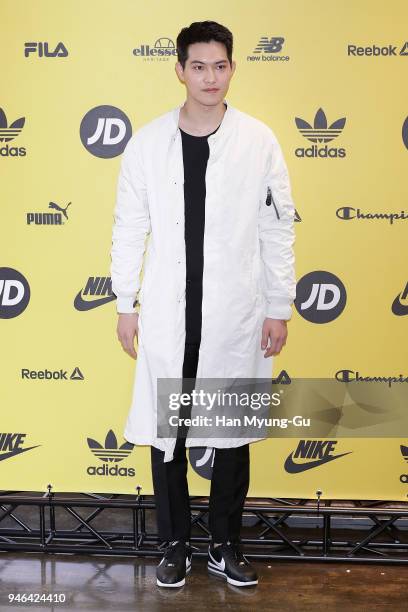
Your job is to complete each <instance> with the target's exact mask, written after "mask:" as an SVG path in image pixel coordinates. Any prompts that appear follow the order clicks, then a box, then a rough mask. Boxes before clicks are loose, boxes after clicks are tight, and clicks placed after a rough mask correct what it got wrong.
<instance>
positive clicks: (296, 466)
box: [284, 440, 352, 474]
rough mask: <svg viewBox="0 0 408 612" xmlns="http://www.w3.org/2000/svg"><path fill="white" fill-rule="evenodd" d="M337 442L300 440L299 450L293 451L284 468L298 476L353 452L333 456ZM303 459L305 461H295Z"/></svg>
mask: <svg viewBox="0 0 408 612" xmlns="http://www.w3.org/2000/svg"><path fill="white" fill-rule="evenodd" d="M336 444H337V440H300V441H299V444H298V446H297V449H296V450H295V451H293V452H292V453H291V454H290V455H289V456H288V457H287V458H286V461H285V465H284V468H285V470H286V472H289V474H298V473H299V472H305V471H306V470H311V469H313V468H316V467H319V465H324V464H325V463H329V462H330V461H334V460H335V459H340V457H345V456H346V455H349V454H350V453H351V452H352V451H349V452H347V453H342V454H341V455H333V453H334V450H335V448H334V447H335V445H336ZM294 459H303V460H304V461H303V462H302V461H300V462H298V461H294Z"/></svg>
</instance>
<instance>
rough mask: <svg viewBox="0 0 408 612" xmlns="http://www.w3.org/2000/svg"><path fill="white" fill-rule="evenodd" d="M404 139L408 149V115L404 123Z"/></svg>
mask: <svg viewBox="0 0 408 612" xmlns="http://www.w3.org/2000/svg"><path fill="white" fill-rule="evenodd" d="M402 140H403V142H404V145H405V146H406V147H407V149H408V117H407V118H406V119H405V121H404V125H403V126H402Z"/></svg>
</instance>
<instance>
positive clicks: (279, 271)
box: [258, 131, 296, 321]
mask: <svg viewBox="0 0 408 612" xmlns="http://www.w3.org/2000/svg"><path fill="white" fill-rule="evenodd" d="M267 150H268V155H267V158H266V167H265V173H264V183H263V190H262V198H261V201H260V204H259V223H258V228H259V240H260V252H261V260H262V277H263V286H264V293H265V298H266V302H267V305H266V316H267V317H270V318H272V319H282V320H286V321H288V320H289V319H290V318H291V316H292V304H293V301H294V299H295V297H296V279H295V257H294V250H293V244H294V241H295V230H294V219H295V207H294V204H293V201H292V195H291V187H290V180H289V175H288V169H287V166H286V163H285V160H284V157H283V154H282V150H281V147H280V145H279V143H278V141H277V139H276V137H275V135H274V134H273V132H272V131H270V135H269V146H268V148H267Z"/></svg>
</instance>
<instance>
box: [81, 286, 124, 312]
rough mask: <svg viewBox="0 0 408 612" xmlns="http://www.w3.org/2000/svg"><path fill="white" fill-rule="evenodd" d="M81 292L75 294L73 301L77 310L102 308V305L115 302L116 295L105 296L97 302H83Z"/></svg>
mask: <svg viewBox="0 0 408 612" xmlns="http://www.w3.org/2000/svg"><path fill="white" fill-rule="evenodd" d="M81 291H82V290H81ZM81 291H80V292H79V293H78V294H77V296H76V297H75V300H74V306H75V308H76V309H77V310H92V308H96V307H97V306H102V305H103V304H107V303H108V302H112V301H113V300H116V295H107V296H106V297H103V298H100V299H98V300H84V299H83V298H82V295H81Z"/></svg>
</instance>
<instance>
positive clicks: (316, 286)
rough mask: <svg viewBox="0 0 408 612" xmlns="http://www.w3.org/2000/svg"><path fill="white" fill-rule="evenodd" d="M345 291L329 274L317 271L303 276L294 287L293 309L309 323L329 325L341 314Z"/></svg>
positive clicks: (340, 283) (345, 295)
mask: <svg viewBox="0 0 408 612" xmlns="http://www.w3.org/2000/svg"><path fill="white" fill-rule="evenodd" d="M346 299H347V294H346V289H345V287H344V285H343V283H342V282H341V280H340V279H339V278H338V277H337V276H336V275H335V274H332V273H331V272H326V271H324V270H317V271H315V272H309V274H306V275H305V276H303V277H302V278H301V279H300V280H299V282H298V284H297V287H296V299H295V307H296V310H297V311H298V313H299V314H300V315H301V316H302V317H303V318H304V319H306V320H307V321H310V322H311V323H329V322H330V321H333V320H334V319H337V317H338V316H340V314H341V313H342V312H343V310H344V307H345V305H346Z"/></svg>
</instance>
